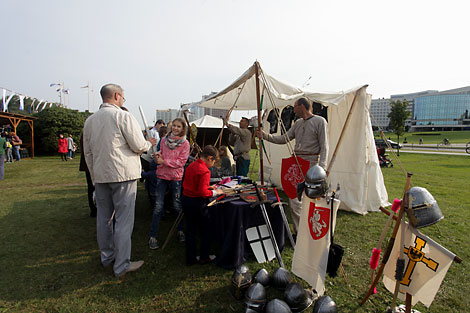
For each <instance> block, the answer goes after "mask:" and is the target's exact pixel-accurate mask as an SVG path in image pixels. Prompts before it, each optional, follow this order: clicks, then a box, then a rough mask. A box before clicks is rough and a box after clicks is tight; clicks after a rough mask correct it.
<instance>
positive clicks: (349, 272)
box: [0, 153, 470, 313]
mask: <svg viewBox="0 0 470 313" xmlns="http://www.w3.org/2000/svg"><path fill="white" fill-rule="evenodd" d="M252 157H254V155H253V156H252ZM252 160H254V158H252ZM400 160H401V162H402V163H403V164H404V166H405V168H406V169H407V170H408V171H410V172H412V173H413V174H414V175H413V177H412V183H413V184H414V185H415V186H421V187H425V188H427V189H428V190H429V191H430V192H431V193H432V194H433V195H434V197H435V198H436V200H437V201H438V203H439V206H440V207H441V209H442V212H443V214H444V215H445V219H444V220H443V221H441V222H440V223H439V224H437V225H435V226H430V227H427V228H424V229H422V231H423V232H424V233H425V234H426V235H429V236H430V237H431V238H433V239H434V240H436V241H437V242H439V243H440V244H442V245H443V246H444V247H446V248H448V249H449V250H451V251H452V252H454V253H456V254H457V255H459V256H460V257H461V258H462V259H463V260H464V262H463V263H462V264H456V263H454V264H453V265H452V266H451V268H450V270H449V272H448V274H447V276H446V278H445V280H444V282H443V284H442V285H441V288H440V290H439V293H438V295H437V297H436V299H435V300H434V303H433V304H432V305H431V307H430V308H429V309H427V308H425V307H424V306H422V305H417V306H416V307H415V308H416V309H418V310H420V311H421V312H436V313H437V312H468V308H469V307H470V299H469V298H467V297H466V296H467V293H468V292H469V291H470V281H469V279H468V278H467V277H468V275H469V273H470V269H469V266H468V264H469V263H468V260H469V257H470V256H469V254H470V247H469V244H468V239H466V238H468V237H467V236H468V234H467V235H465V234H466V232H467V231H468V229H469V226H470V225H469V221H470V210H469V201H468V199H469V198H470V192H469V191H468V190H469V188H468V187H467V185H466V184H467V183H468V181H469V174H470V167H469V158H468V157H465V156H440V155H420V154H407V153H401V155H400ZM255 163H257V162H255ZM256 166H257V164H255V170H256ZM254 173H256V171H255V172H254ZM383 174H384V178H385V183H386V186H387V190H388V193H389V200H390V201H393V199H394V198H395V197H397V198H400V197H401V195H402V192H403V187H404V184H405V175H404V174H403V173H402V172H401V171H400V170H399V168H398V166H395V167H393V168H387V169H383ZM255 176H257V175H256V174H253V175H252V177H253V178H255ZM5 177H6V178H5V180H4V181H0V203H1V205H0V238H1V246H0V247H1V249H0V312H243V311H244V309H243V307H244V305H243V303H241V302H238V301H236V300H234V299H233V298H232V297H231V295H230V293H229V286H230V278H231V276H232V271H227V270H224V269H221V268H218V267H217V266H215V265H212V264H211V265H205V266H199V265H196V266H192V267H186V266H185V265H184V247H183V245H181V244H180V243H178V242H177V241H176V240H173V241H171V242H170V244H169V245H168V247H167V248H166V249H165V250H164V251H162V250H161V249H159V250H155V251H153V250H149V248H148V243H147V241H148V230H149V226H150V219H151V208H150V205H149V203H148V200H147V198H146V193H145V191H144V189H143V186H142V184H140V183H139V190H138V196H137V205H136V221H135V227H134V233H133V246H132V258H133V259H134V260H137V259H143V260H145V264H144V266H143V268H142V269H140V270H139V271H137V272H135V273H130V274H129V275H127V277H126V279H125V280H123V281H119V280H116V279H115V278H114V277H113V275H112V273H111V272H106V271H104V270H103V269H102V267H101V265H100V262H99V252H98V248H97V243H96V225H95V219H94V218H90V217H89V208H88V203H87V194H86V180H85V175H84V174H83V173H82V172H79V171H78V159H77V160H73V161H69V162H61V161H60V160H59V158H58V157H37V158H35V159H30V160H22V161H21V162H19V163H12V164H6V169H5ZM288 216H289V214H288ZM386 219H387V217H386V216H385V215H384V214H383V213H370V214H367V215H366V216H360V215H357V214H353V213H349V212H344V211H341V212H340V213H339V215H338V219H337V228H336V229H337V231H336V237H335V240H336V241H337V242H338V243H339V244H341V245H342V246H343V247H344V248H345V250H346V251H345V256H344V258H343V266H344V269H345V272H346V277H347V280H346V279H345V277H343V276H342V275H339V276H338V277H337V278H335V279H331V278H327V283H326V293H327V294H328V295H330V296H331V297H332V298H333V299H334V300H335V301H336V303H337V304H338V307H339V311H340V312H384V311H385V308H386V307H387V305H388V304H390V302H391V298H392V295H391V294H390V293H389V292H388V291H386V290H385V288H384V287H383V285H382V284H381V283H380V284H379V286H378V291H379V293H378V294H377V295H374V296H372V297H371V299H370V300H369V301H367V302H366V304H364V305H363V306H362V307H359V306H358V302H359V301H360V299H361V298H362V296H363V294H364V292H365V291H366V289H367V287H368V284H369V271H370V269H369V265H368V263H369V258H370V252H371V250H372V248H373V247H374V245H375V244H376V242H377V241H378V238H379V236H380V233H381V230H382V227H383V226H384V224H385V221H386ZM172 223H173V219H166V220H163V221H162V224H161V234H163V235H161V236H162V237H163V238H164V237H165V236H166V234H167V233H168V231H169V228H170V227H171V225H172ZM292 254H293V250H292V249H291V248H290V246H289V245H288V244H287V245H286V248H285V250H284V252H283V260H284V263H285V264H286V266H287V267H288V268H290V264H291V261H292ZM247 264H248V266H249V267H250V269H251V270H252V272H254V271H255V270H257V269H259V268H261V267H265V268H267V269H268V270H269V271H271V272H272V271H273V270H274V269H275V268H276V267H277V263H276V262H271V263H269V264H257V263H256V261H255V260H254V259H250V260H249V262H248V263H247ZM297 281H299V282H301V283H303V284H304V285H305V286H306V287H307V285H306V283H305V282H302V281H301V280H300V279H297ZM268 294H269V297H270V298H274V297H280V298H282V294H281V293H280V292H278V291H276V290H273V288H270V289H269V290H268ZM310 310H311V309H310ZM307 312H310V311H307Z"/></svg>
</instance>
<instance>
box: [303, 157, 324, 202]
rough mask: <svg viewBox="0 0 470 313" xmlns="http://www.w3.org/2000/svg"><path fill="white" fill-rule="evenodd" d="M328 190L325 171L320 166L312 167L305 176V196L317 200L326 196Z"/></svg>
mask: <svg viewBox="0 0 470 313" xmlns="http://www.w3.org/2000/svg"><path fill="white" fill-rule="evenodd" d="M327 190H328V185H327V183H326V172H325V170H324V169H323V167H321V166H319V165H314V166H312V167H311V168H310V169H309V170H308V172H307V175H305V194H306V195H307V197H309V198H311V199H315V198H318V197H321V196H324V195H325V193H326V191H327Z"/></svg>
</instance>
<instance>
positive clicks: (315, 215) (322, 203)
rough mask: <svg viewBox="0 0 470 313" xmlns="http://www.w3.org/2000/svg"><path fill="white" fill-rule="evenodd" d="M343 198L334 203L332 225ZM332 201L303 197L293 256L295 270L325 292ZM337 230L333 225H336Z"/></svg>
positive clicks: (320, 293) (294, 271) (313, 285)
mask: <svg viewBox="0 0 470 313" xmlns="http://www.w3.org/2000/svg"><path fill="white" fill-rule="evenodd" d="M339 204H340V201H339V200H337V199H335V200H334V204H333V228H334V226H335V222H334V221H335V220H336V212H337V211H338V207H339ZM330 216H331V202H330V203H327V202H326V199H325V198H320V199H316V200H313V199H310V198H309V197H307V196H306V195H303V197H302V211H301V213H300V221H299V231H298V234H297V242H296V244H295V250H294V257H293V259H292V272H293V273H294V274H295V275H297V276H299V277H300V278H303V279H304V280H305V281H307V282H308V283H309V284H310V286H312V288H313V289H315V290H316V291H317V293H318V294H319V295H323V293H324V292H325V275H326V266H327V264H328V251H329V249H330V229H331V225H332V223H331V220H330V219H331V218H330ZM333 232H334V229H333Z"/></svg>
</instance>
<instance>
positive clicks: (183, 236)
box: [178, 230, 186, 242]
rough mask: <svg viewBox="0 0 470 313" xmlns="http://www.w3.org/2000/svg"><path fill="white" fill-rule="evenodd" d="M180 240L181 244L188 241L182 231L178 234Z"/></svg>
mask: <svg viewBox="0 0 470 313" xmlns="http://www.w3.org/2000/svg"><path fill="white" fill-rule="evenodd" d="M178 239H179V241H180V242H185V241H186V236H185V235H184V233H183V231H182V230H180V231H179V232H178Z"/></svg>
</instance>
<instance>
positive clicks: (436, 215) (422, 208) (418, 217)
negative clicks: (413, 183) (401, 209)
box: [405, 187, 444, 228]
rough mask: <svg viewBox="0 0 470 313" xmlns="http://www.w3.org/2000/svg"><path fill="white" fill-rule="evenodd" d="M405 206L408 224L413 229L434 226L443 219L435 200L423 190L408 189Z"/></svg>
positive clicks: (416, 188)
mask: <svg viewBox="0 0 470 313" xmlns="http://www.w3.org/2000/svg"><path fill="white" fill-rule="evenodd" d="M408 201H410V202H411V204H408ZM405 204H407V209H406V212H407V214H408V219H409V221H410V224H411V225H413V227H415V228H420V227H424V226H429V225H432V224H435V223H437V222H439V221H440V220H442V219H443V218H444V216H443V215H442V212H441V209H440V208H439V206H438V205H437V202H436V200H434V197H433V196H432V195H431V194H430V193H429V191H427V190H426V189H425V188H422V187H413V188H410V190H408V192H407V193H406V197H405Z"/></svg>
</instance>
